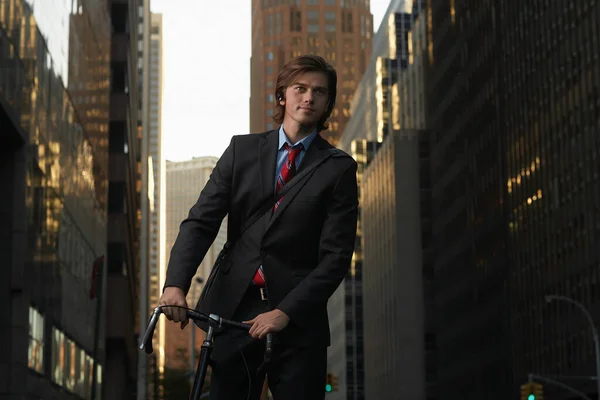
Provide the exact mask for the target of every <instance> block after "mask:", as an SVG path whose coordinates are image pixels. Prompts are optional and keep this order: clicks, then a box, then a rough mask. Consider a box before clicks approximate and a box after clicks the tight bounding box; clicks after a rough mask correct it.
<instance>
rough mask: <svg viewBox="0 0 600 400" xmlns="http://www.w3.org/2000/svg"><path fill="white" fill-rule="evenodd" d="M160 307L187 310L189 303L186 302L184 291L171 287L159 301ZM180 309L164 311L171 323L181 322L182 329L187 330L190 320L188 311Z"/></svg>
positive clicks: (166, 309) (165, 309) (164, 309)
mask: <svg viewBox="0 0 600 400" xmlns="http://www.w3.org/2000/svg"><path fill="white" fill-rule="evenodd" d="M158 305H159V306H179V307H185V308H187V306H188V305H187V301H186V300H185V294H184V293H183V290H181V289H180V288H178V287H175V286H170V287H168V288H166V289H165V291H164V292H163V294H162V296H160V300H158ZM179 307H165V308H163V311H164V313H165V315H166V316H167V318H168V319H169V321H173V322H181V329H183V328H185V326H186V325H187V324H188V322H189V321H188V318H187V313H186V310H184V309H183V308H179Z"/></svg>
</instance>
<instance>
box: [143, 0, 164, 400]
mask: <svg viewBox="0 0 600 400" xmlns="http://www.w3.org/2000/svg"><path fill="white" fill-rule="evenodd" d="M138 10H139V12H138V53H137V54H138V68H137V71H138V99H139V101H138V132H140V131H141V162H140V167H141V170H142V186H141V193H140V197H141V199H140V200H141V203H140V207H141V217H142V218H141V226H140V285H139V286H140V294H139V299H140V303H139V309H140V318H139V324H140V328H139V329H140V332H143V331H144V330H145V329H146V327H147V324H148V319H147V318H148V316H149V315H150V312H151V310H152V308H154V307H155V306H156V305H157V304H158V290H159V289H158V263H157V259H156V257H157V253H158V248H159V246H158V233H157V232H159V224H158V215H160V214H159V212H160V209H159V208H158V207H157V205H159V204H160V198H159V196H160V192H159V189H160V182H157V180H158V181H159V180H160V172H158V173H156V174H155V172H156V171H157V169H158V171H160V163H156V162H155V160H160V147H161V146H160V138H161V135H160V125H159V123H158V122H157V121H159V120H160V116H161V91H160V87H161V85H160V82H162V71H161V70H162V68H161V65H160V63H159V62H157V60H160V59H161V53H160V44H161V43H162V41H161V38H160V36H161V32H162V29H161V27H160V23H159V22H160V19H159V18H157V17H154V19H153V14H152V13H151V12H150V1H148V0H140V1H139V4H138ZM156 25H159V29H158V32H156V29H154V32H152V30H153V27H155V26H156ZM157 42H158V46H157V44H156V43H157ZM156 47H158V49H156ZM157 138H158V139H157ZM153 161H154V162H153ZM155 176H158V178H157V179H155ZM151 282H152V287H151ZM158 337H159V329H157V330H155V337H154V338H153V344H155V345H158V343H159V341H158ZM159 360H160V356H159V352H158V351H155V352H154V353H152V354H151V355H149V356H144V355H142V356H141V357H139V360H138V393H137V395H138V399H139V400H151V399H152V400H153V399H159V398H160V397H159V395H160V392H161V390H160V371H159Z"/></svg>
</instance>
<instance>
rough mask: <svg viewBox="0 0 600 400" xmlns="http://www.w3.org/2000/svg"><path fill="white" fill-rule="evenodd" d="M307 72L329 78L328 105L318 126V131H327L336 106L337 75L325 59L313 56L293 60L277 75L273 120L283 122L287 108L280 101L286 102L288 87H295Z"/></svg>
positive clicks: (303, 56)
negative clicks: (321, 74) (329, 119)
mask: <svg viewBox="0 0 600 400" xmlns="http://www.w3.org/2000/svg"><path fill="white" fill-rule="evenodd" d="M307 72H322V73H323V74H325V76H326V77H327V96H328V104H327V108H326V109H325V114H323V117H322V118H321V119H320V120H319V123H318V125H317V131H318V132H320V131H322V130H325V129H327V128H328V127H329V126H328V124H327V123H326V122H325V121H327V118H329V116H330V115H331V112H332V111H333V107H334V106H335V97H336V94H337V73H336V72H335V69H334V68H333V67H332V66H331V64H329V63H328V62H327V61H325V59H324V58H323V57H320V56H317V55H314V54H311V55H302V56H299V57H296V58H293V59H291V60H290V61H289V62H288V63H287V64H285V65H284V66H283V68H282V69H281V71H280V72H279V75H277V83H276V84H275V101H276V103H277V106H276V107H275V115H273V120H275V122H277V123H278V124H281V123H282V122H283V117H284V115H285V106H282V105H281V103H280V101H281V100H285V90H286V89H287V87H288V86H291V85H293V84H294V83H296V82H297V81H298V78H300V76H301V75H303V74H305V73H307Z"/></svg>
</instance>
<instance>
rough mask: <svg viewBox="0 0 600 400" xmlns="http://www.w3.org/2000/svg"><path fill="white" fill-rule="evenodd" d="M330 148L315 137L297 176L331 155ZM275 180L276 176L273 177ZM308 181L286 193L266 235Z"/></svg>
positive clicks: (268, 225)
mask: <svg viewBox="0 0 600 400" xmlns="http://www.w3.org/2000/svg"><path fill="white" fill-rule="evenodd" d="M329 148H331V145H329V143H328V142H327V141H326V140H325V139H323V138H322V137H321V135H319V134H317V136H315V138H314V139H313V142H312V143H311V145H310V147H309V148H308V151H307V152H306V154H305V155H304V158H303V159H302V163H301V164H300V168H298V171H297V172H296V175H297V174H299V173H301V172H302V171H304V170H305V169H307V168H310V166H311V165H313V164H314V163H318V162H319V161H320V160H321V159H322V158H323V157H326V156H327V155H328V154H329V151H328V149H329ZM273 179H275V175H273ZM307 181H308V179H307V178H304V180H303V181H302V182H298V184H296V186H294V187H293V188H292V189H291V190H290V191H289V192H287V193H286V195H285V196H284V197H283V200H282V201H281V203H280V204H279V207H277V211H275V212H274V213H273V216H272V217H271V219H270V220H269V223H268V224H267V229H266V230H265V234H266V232H267V231H268V230H269V229H270V228H271V226H272V225H273V223H275V221H276V220H277V219H278V218H279V216H280V215H281V213H282V212H283V211H285V209H286V208H287V206H288V205H289V204H290V202H291V201H292V200H293V199H294V197H296V195H297V194H298V192H299V191H300V189H301V188H302V186H304V185H305V184H306V182H307Z"/></svg>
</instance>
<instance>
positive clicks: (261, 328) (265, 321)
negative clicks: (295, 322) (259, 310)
mask: <svg viewBox="0 0 600 400" xmlns="http://www.w3.org/2000/svg"><path fill="white" fill-rule="evenodd" d="M244 323H245V324H249V325H252V328H250V336H252V337H253V338H256V339H263V338H264V337H265V336H267V333H270V332H279V331H281V330H283V328H285V327H286V326H287V325H288V324H289V323H290V317H288V316H287V314H286V313H284V312H283V311H281V310H278V309H275V310H273V311H269V312H266V313H263V314H258V315H257V316H256V317H255V318H253V319H251V320H250V321H244Z"/></svg>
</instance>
